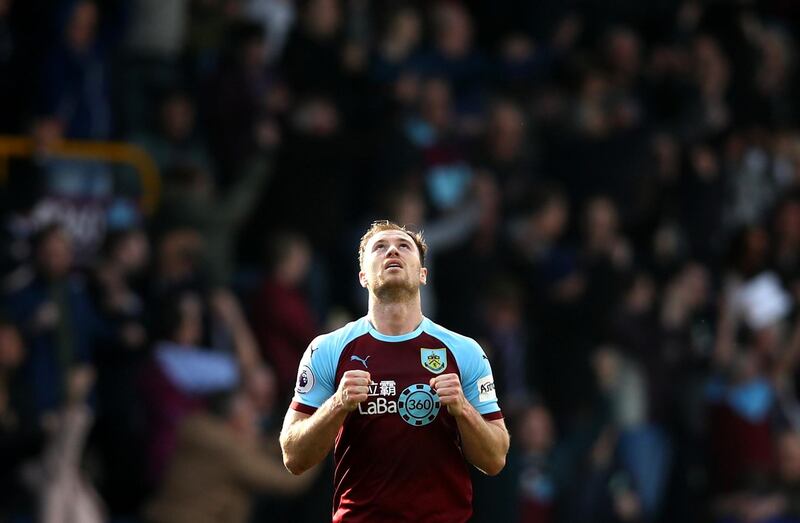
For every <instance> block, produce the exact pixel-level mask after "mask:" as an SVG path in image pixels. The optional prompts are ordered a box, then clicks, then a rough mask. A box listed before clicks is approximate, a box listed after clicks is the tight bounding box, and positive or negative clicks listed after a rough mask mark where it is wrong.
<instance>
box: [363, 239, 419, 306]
mask: <svg viewBox="0 0 800 523" xmlns="http://www.w3.org/2000/svg"><path fill="white" fill-rule="evenodd" d="M427 277H428V270H427V269H426V268H424V267H421V266H420V253H419V250H418V249H417V245H416V243H414V241H413V240H412V239H411V237H410V236H409V235H408V234H406V233H404V232H403V231H398V230H389V231H381V232H379V233H376V234H375V235H374V236H373V237H372V238H370V239H369V241H368V242H367V245H366V246H365V247H364V260H363V263H362V266H361V272H359V273H358V279H359V281H360V282H361V286H362V287H365V288H367V289H369V290H370V291H371V292H372V293H373V294H375V296H377V297H379V298H382V297H393V296H396V297H410V296H413V294H414V293H416V292H417V290H418V289H419V286H420V285H425V283H426V281H427Z"/></svg>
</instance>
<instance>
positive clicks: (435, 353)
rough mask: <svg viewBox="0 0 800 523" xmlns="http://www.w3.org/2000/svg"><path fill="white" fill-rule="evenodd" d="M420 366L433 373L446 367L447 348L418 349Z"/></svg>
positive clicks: (440, 371) (439, 372)
mask: <svg viewBox="0 0 800 523" xmlns="http://www.w3.org/2000/svg"><path fill="white" fill-rule="evenodd" d="M420 353H421V358H422V366H423V367H425V368H426V369H428V370H429V371H431V372H432V373H434V374H441V373H442V372H444V369H446V368H447V349H420Z"/></svg>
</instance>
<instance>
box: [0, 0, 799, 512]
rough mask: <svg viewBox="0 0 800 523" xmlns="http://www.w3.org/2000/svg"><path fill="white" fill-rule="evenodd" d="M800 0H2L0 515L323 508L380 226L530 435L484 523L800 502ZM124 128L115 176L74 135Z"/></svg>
mask: <svg viewBox="0 0 800 523" xmlns="http://www.w3.org/2000/svg"><path fill="white" fill-rule="evenodd" d="M798 38H800V4H798V3H797V2H794V1H793V0H759V1H757V0H651V1H647V2H642V1H639V0H618V1H615V2H607V1H603V0H540V1H536V2H532V1H526V0H494V1H491V2H485V1H480V0H464V1H455V0H451V1H447V0H439V1H422V0H416V1H415V0H409V1H397V0H0V133H4V134H6V135H18V136H27V137H30V138H31V139H32V143H33V153H32V155H31V156H30V157H27V158H13V159H10V160H7V161H5V162H4V163H3V164H2V165H0V181H1V182H2V183H0V190H2V195H1V197H0V205H2V207H1V208H0V212H1V213H2V215H1V216H0V241H2V248H1V249H0V463H1V465H0V521H11V522H18V523H22V522H30V521H40V520H41V521H47V522H53V523H55V522H76V521H77V522H80V523H94V522H97V521H115V522H128V523H135V522H152V523H181V522H201V523H202V522H223V521H225V522H231V523H234V522H235V523H245V522H247V521H275V522H290V521H291V522H298V523H303V522H311V521H324V520H325V519H327V518H329V517H330V506H331V499H330V496H331V484H330V483H331V479H330V472H331V471H330V464H327V465H325V466H320V467H319V469H320V470H315V471H313V472H310V473H308V474H306V475H304V476H300V477H294V476H291V475H290V474H288V472H286V471H285V470H284V469H283V466H282V463H281V460H280V453H279V449H278V447H277V431H278V430H279V428H280V423H281V420H282V416H283V413H284V412H285V408H286V406H287V405H288V398H289V397H290V396H291V394H292V389H293V387H294V381H295V372H296V369H297V364H298V362H299V359H300V356H301V354H302V352H303V351H304V350H305V348H306V346H307V345H308V343H309V342H310V341H311V340H312V339H313V338H314V337H315V336H316V335H317V334H320V333H322V332H327V331H329V330H332V329H335V328H337V327H339V326H341V325H343V324H344V323H345V322H347V321H349V320H351V319H354V318H357V317H359V316H361V315H362V314H363V313H364V312H365V310H366V295H365V293H364V291H363V289H361V288H360V286H359V285H358V282H357V277H356V274H357V271H358V266H357V253H356V249H357V246H358V240H359V237H360V235H361V234H362V233H363V231H364V230H365V228H366V226H367V225H368V224H369V223H370V222H371V221H372V220H374V219H378V218H390V219H393V220H395V221H397V222H400V223H404V224H408V225H410V226H411V227H413V228H416V229H421V230H423V231H424V232H425V235H426V237H427V241H428V243H429V246H430V255H429V259H430V262H429V268H430V271H431V278H430V284H429V285H428V286H427V287H425V288H424V289H423V308H424V312H425V314H426V315H427V316H429V317H430V318H432V319H433V320H434V321H437V322H438V323H441V324H442V325H444V326H446V327H448V328H451V329H454V330H456V331H459V332H461V333H464V334H467V335H469V336H472V337H475V338H476V339H478V340H479V341H480V343H481V344H482V346H483V347H484V348H485V349H486V352H487V354H488V355H489V357H490V360H491V362H492V365H493V368H494V373H495V379H496V383H497V387H498V395H499V397H500V398H501V406H502V408H503V411H504V413H505V416H506V422H507V424H508V426H509V428H510V430H511V432H512V447H511V453H510V455H509V459H508V465H507V467H506V469H505V470H504V471H503V473H502V474H501V475H500V476H498V477H497V478H485V477H482V476H480V474H475V477H474V482H475V518H474V520H475V521H478V522H497V521H502V522H519V523H573V522H574V523H578V522H598V523H615V522H674V521H680V522H706V521H709V522H718V523H756V522H764V523H766V522H769V523H791V522H800V382H798V381H797V380H796V378H797V377H800V315H798V312H800V309H799V308H798V307H797V304H798V301H799V300H800V69H798V59H799V57H798V51H800V47H799V46H798ZM65 139H67V140H91V141H100V142H104V141H115V142H126V143H131V144H135V145H137V146H139V147H141V148H142V149H143V150H144V151H146V152H147V153H148V154H149V155H150V156H151V157H152V159H153V160H154V161H155V163H156V165H157V166H158V170H159V173H160V179H161V191H160V192H159V194H158V197H159V198H158V201H159V205H158V207H157V209H155V210H154V211H153V212H149V210H148V209H145V208H143V207H142V205H141V203H140V202H141V201H142V196H143V192H144V191H145V190H152V188H150V189H147V188H146V187H144V186H143V185H142V183H141V181H140V180H139V179H138V178H137V176H136V174H135V172H133V171H132V170H131V169H130V168H126V167H124V166H120V165H117V164H114V163H111V162H105V161H97V160H88V159H85V158H84V159H79V158H75V157H65V156H63V155H58V154H54V153H53V151H54V150H56V149H57V148H58V144H59V143H61V142H62V140H65Z"/></svg>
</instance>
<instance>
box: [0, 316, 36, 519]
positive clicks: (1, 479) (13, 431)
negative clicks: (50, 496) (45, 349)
mask: <svg viewBox="0 0 800 523" xmlns="http://www.w3.org/2000/svg"><path fill="white" fill-rule="evenodd" d="M24 359H25V346H24V344H23V339H22V336H21V334H20V332H19V329H18V328H17V327H16V325H14V324H13V323H10V322H9V321H8V320H7V319H0V517H3V518H5V517H11V516H12V515H14V514H20V513H25V512H26V511H30V510H31V503H32V500H31V499H30V495H29V493H28V492H27V491H26V489H25V487H24V485H23V483H22V478H21V467H22V465H23V464H24V463H25V462H26V461H27V460H30V459H32V458H35V457H36V456H38V455H39V454H40V453H41V451H42V448H43V444H44V428H43V427H42V426H41V425H40V423H39V420H38V419H30V418H29V417H26V416H25V415H26V413H29V412H30V409H29V408H26V407H25V406H24V404H25V403H26V402H28V401H30V395H29V393H28V391H27V390H26V387H25V386H26V385H27V384H26V383H25V382H24V381H23V380H22V379H21V377H20V375H19V372H18V371H19V368H20V366H21V365H22V362H23V360H24Z"/></svg>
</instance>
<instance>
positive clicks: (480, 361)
mask: <svg viewBox="0 0 800 523" xmlns="http://www.w3.org/2000/svg"><path fill="white" fill-rule="evenodd" d="M348 370H366V371H368V372H369V373H370V379H371V384H370V386H369V397H368V399H367V400H366V401H364V402H362V403H361V404H359V406H358V408H357V409H356V410H355V411H353V412H351V413H350V414H349V415H348V416H347V419H346V420H345V422H344V425H343V426H342V428H341V430H340V431H339V434H338V435H337V437H336V444H335V448H334V462H335V472H334V499H333V521H335V522H347V523H349V522H375V521H381V522H412V521H413V522H417V521H425V522H429V523H456V522H463V521H467V520H468V519H469V517H470V516H471V515H472V484H471V482H470V478H469V473H468V469H467V463H466V461H465V459H464V456H463V454H462V451H461V442H460V437H459V432H458V427H457V425H456V422H455V419H454V418H453V417H452V416H450V415H449V414H448V412H447V408H446V407H445V406H444V405H441V404H440V402H439V396H438V395H437V394H436V392H435V391H433V390H432V389H431V387H430V380H431V378H432V377H434V376H437V375H440V374H447V373H456V374H458V375H459V377H460V379H461V386H462V388H463V390H464V395H465V396H466V398H467V401H469V402H470V403H471V404H472V406H473V407H475V409H476V410H477V411H478V412H479V413H480V414H481V415H483V417H484V418H486V419H489V420H494V419H500V418H502V417H503V415H502V413H501V411H500V407H499V406H498V404H497V396H496V394H495V390H494V378H493V377H492V369H491V366H490V365H489V360H488V359H487V358H486V355H485V354H484V352H483V350H482V349H481V347H480V346H479V345H478V344H477V343H476V342H475V341H474V340H473V339H471V338H467V337H466V336H461V335H459V334H456V333H454V332H452V331H449V330H447V329H444V328H443V327H440V326H439V325H437V324H435V323H433V322H432V321H431V320H429V319H427V318H424V319H423V320H422V323H420V325H419V326H418V327H417V328H416V329H415V330H414V331H413V332H410V333H407V334H403V335H400V336H387V335H384V334H381V333H379V332H378V331H377V330H375V328H374V327H373V326H372V324H371V323H370V322H369V321H368V320H367V318H366V317H364V318H361V319H359V320H357V321H355V322H352V323H350V324H348V325H346V326H345V327H342V328H341V329H339V330H336V331H334V332H332V333H330V334H326V335H323V336H319V337H318V338H316V339H315V340H314V341H313V342H312V343H311V345H310V346H309V347H308V349H307V350H306V352H305V354H304V355H303V359H302V360H301V362H300V368H299V370H298V373H297V385H296V388H295V395H294V398H293V401H292V405H291V407H292V408H293V409H295V410H297V411H299V412H304V413H306V414H313V413H314V411H315V410H316V409H317V408H319V407H320V406H321V405H322V404H323V403H324V402H325V401H326V400H327V399H328V398H329V397H331V396H332V395H333V394H334V393H335V392H336V390H337V388H338V386H339V381H340V380H341V378H342V375H343V374H344V373H345V372H346V371H348Z"/></svg>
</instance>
